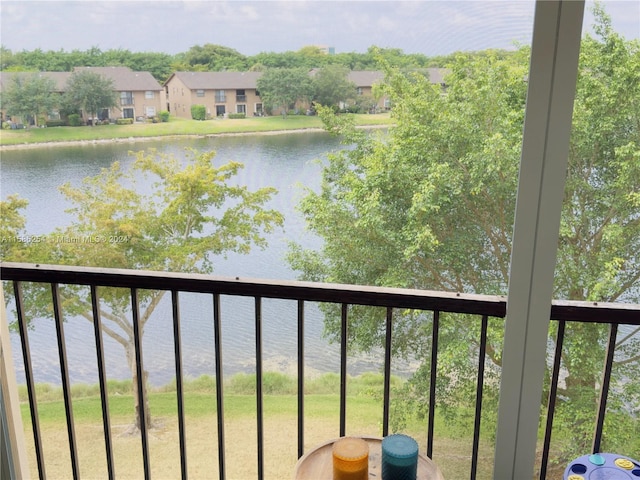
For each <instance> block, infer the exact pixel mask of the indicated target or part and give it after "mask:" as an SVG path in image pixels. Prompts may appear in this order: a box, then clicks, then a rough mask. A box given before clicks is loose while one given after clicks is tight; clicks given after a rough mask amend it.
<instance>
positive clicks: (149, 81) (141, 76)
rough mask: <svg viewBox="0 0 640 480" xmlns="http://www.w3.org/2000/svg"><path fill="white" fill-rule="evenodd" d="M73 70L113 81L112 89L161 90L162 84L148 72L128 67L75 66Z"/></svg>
mask: <svg viewBox="0 0 640 480" xmlns="http://www.w3.org/2000/svg"><path fill="white" fill-rule="evenodd" d="M73 71H74V72H82V71H87V72H94V73H97V74H99V75H102V76H104V77H106V78H108V79H110V80H112V81H113V86H114V89H115V90H117V91H119V92H121V91H126V90H132V91H142V90H145V91H146V90H162V86H161V85H160V84H159V83H158V81H157V80H156V79H155V78H153V75H151V73H149V72H134V71H133V70H131V69H130V68H129V67H75V68H74V69H73Z"/></svg>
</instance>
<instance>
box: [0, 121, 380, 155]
mask: <svg viewBox="0 0 640 480" xmlns="http://www.w3.org/2000/svg"><path fill="white" fill-rule="evenodd" d="M376 127H377V126H376V125H373V126H370V127H364V128H376ZM385 127H386V125H385ZM324 131H325V130H324V129H323V128H293V129H287V130H265V131H262V132H260V131H247V132H220V133H205V134H188V133H186V134H180V135H178V134H174V135H154V136H149V137H119V138H97V139H94V140H64V141H60V142H37V143H16V144H13V145H0V152H1V151H5V150H6V151H9V150H25V149H29V148H49V147H75V146H88V145H105V144H110V143H135V142H148V141H157V140H171V139H183V138H213V137H239V136H246V135H285V134H290V133H308V132H324Z"/></svg>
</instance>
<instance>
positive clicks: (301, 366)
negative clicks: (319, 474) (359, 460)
mask: <svg viewBox="0 0 640 480" xmlns="http://www.w3.org/2000/svg"><path fill="white" fill-rule="evenodd" d="M302 455H304V300H298V458H300V457H301V456H302Z"/></svg>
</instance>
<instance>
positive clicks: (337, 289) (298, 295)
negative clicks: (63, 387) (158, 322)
mask: <svg viewBox="0 0 640 480" xmlns="http://www.w3.org/2000/svg"><path fill="white" fill-rule="evenodd" d="M0 278H1V279H2V280H19V281H28V282H46V283H60V284H73V285H100V286H106V287H125V288H139V289H150V290H167V291H170V290H179V291H182V292H195V293H217V294H220V295H240V296H249V297H255V296H259V297H263V298H278V299H286V300H306V301H316V302H336V301H339V302H343V303H349V304H357V305H370V306H378V307H395V308H416V309H420V310H439V311H441V312H452V313H473V314H477V315H488V316H492V317H504V316H505V314H506V298H505V297H502V296H497V295H476V294H464V293H452V292H438V291H432V290H415V289H403V288H388V287H372V286H366V285H346V284H332V283H316V282H301V281H289V280H266V279H256V278H244V277H222V276H215V275H205V274H196V273H177V272H157V271H150V270H129V269H118V268H99V267H77V266H66V265H44V264H26V263H13V262H6V263H0Z"/></svg>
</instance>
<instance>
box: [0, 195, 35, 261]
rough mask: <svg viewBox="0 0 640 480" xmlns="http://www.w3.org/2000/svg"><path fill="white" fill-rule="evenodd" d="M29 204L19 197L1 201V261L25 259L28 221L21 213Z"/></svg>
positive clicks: (10, 197)
mask: <svg viewBox="0 0 640 480" xmlns="http://www.w3.org/2000/svg"><path fill="white" fill-rule="evenodd" d="M28 204H29V202H28V201H27V200H25V199H23V198H20V197H19V196H18V195H9V196H8V197H7V199H6V200H0V261H6V260H8V259H13V260H14V261H20V260H21V259H24V258H25V255H26V249H27V248H28V246H29V245H28V242H27V241H26V240H27V239H28V237H27V236H26V234H25V225H26V220H25V218H24V216H23V215H22V213H21V211H22V210H24V209H25V208H27V205H28Z"/></svg>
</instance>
